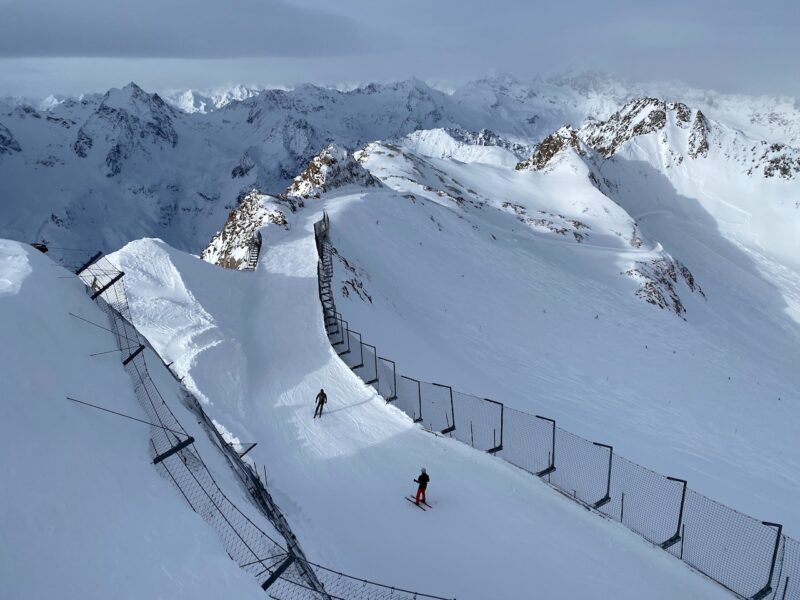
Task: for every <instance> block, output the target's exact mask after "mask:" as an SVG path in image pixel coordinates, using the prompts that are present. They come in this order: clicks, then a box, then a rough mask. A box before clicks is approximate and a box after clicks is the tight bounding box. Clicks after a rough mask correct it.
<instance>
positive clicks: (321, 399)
mask: <svg viewBox="0 0 800 600" xmlns="http://www.w3.org/2000/svg"><path fill="white" fill-rule="evenodd" d="M327 401H328V396H326V395H325V390H322V389H321V390H320V391H319V394H317V408H316V409H315V410H314V418H315V419H316V418H317V417H319V418H320V419H321V418H322V407H323V406H325V403H326V402H327Z"/></svg>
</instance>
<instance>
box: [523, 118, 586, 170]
mask: <svg viewBox="0 0 800 600" xmlns="http://www.w3.org/2000/svg"><path fill="white" fill-rule="evenodd" d="M564 148H572V149H573V150H575V152H577V153H578V154H583V153H584V151H583V149H582V148H581V140H580V139H579V138H578V132H577V131H576V130H575V129H574V128H572V127H570V126H569V125H567V126H564V127H562V128H561V129H559V130H558V131H556V132H555V133H551V134H550V135H548V136H547V137H546V138H544V139H543V140H542V141H541V142H540V143H539V144H538V145H537V146H536V148H534V150H533V154H532V155H531V157H530V158H529V159H528V160H524V161H522V162H520V163H517V166H516V169H517V171H522V170H524V169H531V170H533V171H540V170H542V169H543V168H544V167H546V166H547V165H548V163H549V162H550V160H551V159H552V158H553V157H554V156H555V155H556V154H558V153H559V152H561V151H562V150H563V149H564Z"/></svg>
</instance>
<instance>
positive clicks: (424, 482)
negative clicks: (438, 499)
mask: <svg viewBox="0 0 800 600" xmlns="http://www.w3.org/2000/svg"><path fill="white" fill-rule="evenodd" d="M430 480H431V478H430V477H428V474H427V473H421V474H420V476H419V477H417V478H416V479H415V480H414V481H415V482H416V483H418V484H419V487H421V488H422V489H423V490H424V489H426V488H427V487H428V482H429V481H430Z"/></svg>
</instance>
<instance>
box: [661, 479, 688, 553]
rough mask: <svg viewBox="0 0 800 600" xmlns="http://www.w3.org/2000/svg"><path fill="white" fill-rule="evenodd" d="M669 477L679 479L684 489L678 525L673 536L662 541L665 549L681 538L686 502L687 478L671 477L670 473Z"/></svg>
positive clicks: (662, 546)
mask: <svg viewBox="0 0 800 600" xmlns="http://www.w3.org/2000/svg"><path fill="white" fill-rule="evenodd" d="M667 479H669V480H670V481H677V482H678V483H681V484H683V490H682V491H681V507H680V509H679V511H678V526H677V527H676V528H675V534H674V535H673V536H672V537H671V538H669V539H668V540H664V541H663V542H661V548H662V549H663V550H666V549H667V548H669V547H671V546H674V545H675V544H677V543H678V542H679V541H680V539H681V525H682V524H683V505H684V503H685V502H686V480H685V479H679V478H677V477H670V476H669V475H668V476H667Z"/></svg>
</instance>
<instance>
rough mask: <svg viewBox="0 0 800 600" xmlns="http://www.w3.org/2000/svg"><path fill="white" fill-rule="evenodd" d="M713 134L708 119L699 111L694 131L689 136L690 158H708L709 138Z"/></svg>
mask: <svg viewBox="0 0 800 600" xmlns="http://www.w3.org/2000/svg"><path fill="white" fill-rule="evenodd" d="M710 133H711V126H710V125H709V123H708V119H706V116H705V115H704V114H703V113H702V112H701V111H699V110H698V111H697V114H696V115H695V116H694V123H692V131H691V133H690V134H689V156H691V157H692V158H697V157H698V156H708V136H709V134H710Z"/></svg>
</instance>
